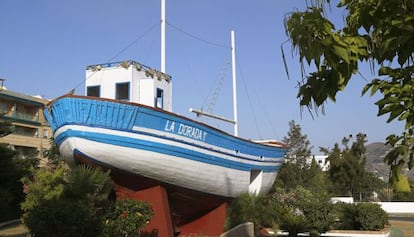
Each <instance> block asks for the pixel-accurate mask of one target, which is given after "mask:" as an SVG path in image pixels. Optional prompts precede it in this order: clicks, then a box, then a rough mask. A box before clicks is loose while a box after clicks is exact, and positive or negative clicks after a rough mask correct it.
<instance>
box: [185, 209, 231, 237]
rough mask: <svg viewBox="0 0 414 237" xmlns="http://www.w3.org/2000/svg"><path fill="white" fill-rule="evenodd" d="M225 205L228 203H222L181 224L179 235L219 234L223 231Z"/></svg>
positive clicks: (225, 212) (211, 235)
mask: <svg viewBox="0 0 414 237" xmlns="http://www.w3.org/2000/svg"><path fill="white" fill-rule="evenodd" d="M227 207H228V204H227V203H223V204H221V205H220V206H218V207H217V208H216V209H214V210H212V211H210V212H209V213H207V214H205V215H203V216H201V217H200V218H198V219H196V220H194V221H192V222H190V223H187V224H185V225H183V226H181V228H180V230H181V232H180V235H179V236H180V237H187V236H199V235H202V236H209V237H213V236H214V237H215V236H220V235H221V234H222V233H223V232H224V222H225V221H226V214H227Z"/></svg>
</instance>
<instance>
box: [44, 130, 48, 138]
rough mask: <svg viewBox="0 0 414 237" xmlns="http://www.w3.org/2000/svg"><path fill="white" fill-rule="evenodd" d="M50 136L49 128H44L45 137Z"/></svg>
mask: <svg viewBox="0 0 414 237" xmlns="http://www.w3.org/2000/svg"><path fill="white" fill-rule="evenodd" d="M48 137H49V130H47V129H43V138H48Z"/></svg>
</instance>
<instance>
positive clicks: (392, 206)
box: [378, 202, 414, 214]
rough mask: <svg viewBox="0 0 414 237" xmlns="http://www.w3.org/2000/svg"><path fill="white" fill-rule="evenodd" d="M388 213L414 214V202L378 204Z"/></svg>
mask: <svg viewBox="0 0 414 237" xmlns="http://www.w3.org/2000/svg"><path fill="white" fill-rule="evenodd" d="M378 204H379V205H380V206H381V208H382V209H383V210H384V211H386V212H387V213H395V214H414V202H378Z"/></svg>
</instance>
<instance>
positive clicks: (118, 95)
mask: <svg viewBox="0 0 414 237" xmlns="http://www.w3.org/2000/svg"><path fill="white" fill-rule="evenodd" d="M115 90H116V91H115V99H117V100H129V82H124V83H116V89H115Z"/></svg>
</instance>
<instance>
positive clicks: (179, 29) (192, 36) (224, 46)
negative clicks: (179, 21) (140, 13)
mask: <svg viewBox="0 0 414 237" xmlns="http://www.w3.org/2000/svg"><path fill="white" fill-rule="evenodd" d="M166 23H167V25H168V26H170V27H171V28H174V29H175V30H177V31H179V32H181V33H183V34H185V35H187V36H188V37H190V38H193V39H195V40H198V41H201V42H204V43H206V44H210V45H213V46H216V47H220V48H225V49H231V47H229V46H227V45H223V44H218V43H214V42H211V41H208V40H205V39H202V38H200V37H198V36H195V35H193V34H190V33H188V32H186V31H184V30H183V29H181V28H178V27H177V26H175V25H173V24H170V23H169V22H168V21H167V22H166Z"/></svg>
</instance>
